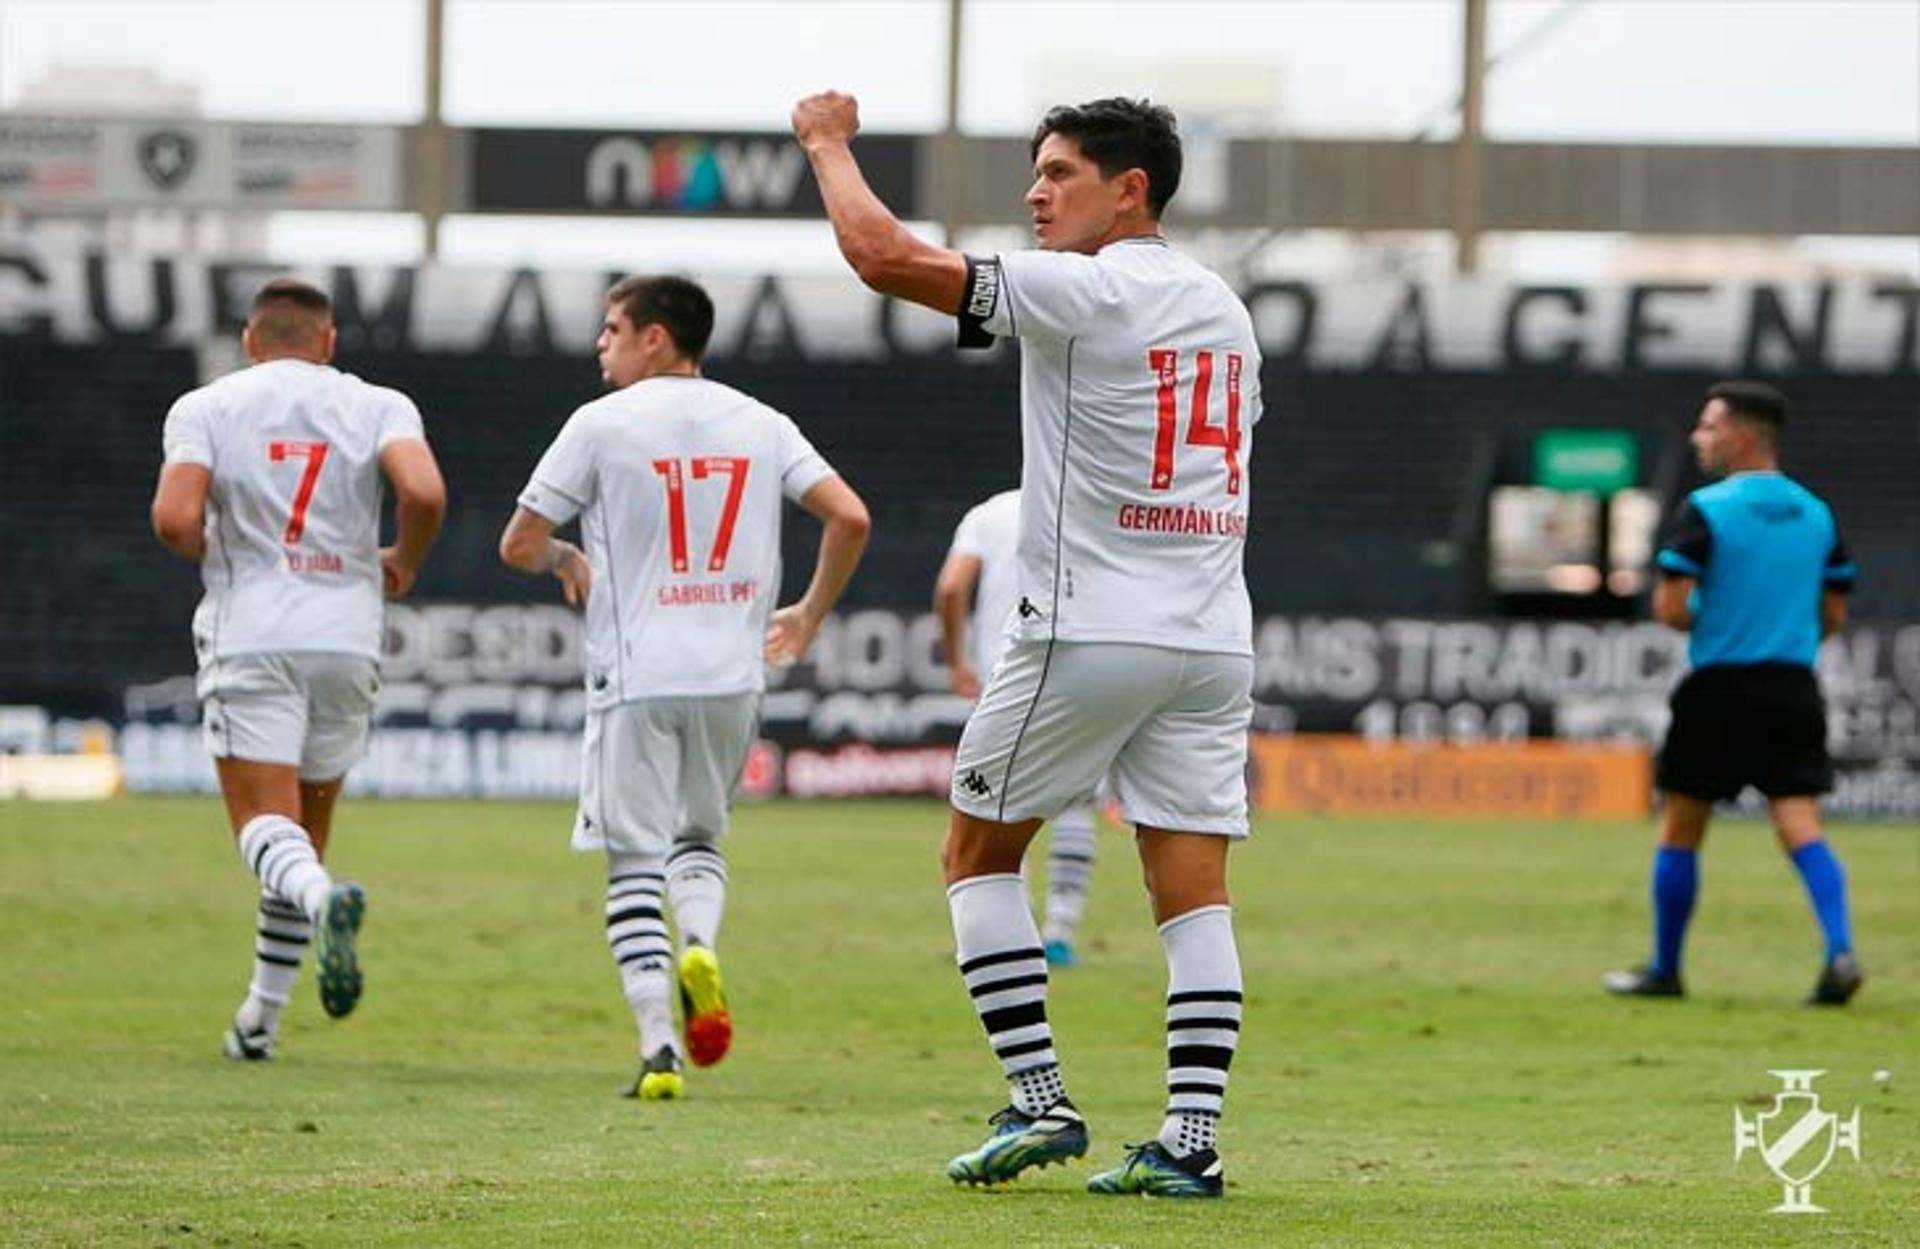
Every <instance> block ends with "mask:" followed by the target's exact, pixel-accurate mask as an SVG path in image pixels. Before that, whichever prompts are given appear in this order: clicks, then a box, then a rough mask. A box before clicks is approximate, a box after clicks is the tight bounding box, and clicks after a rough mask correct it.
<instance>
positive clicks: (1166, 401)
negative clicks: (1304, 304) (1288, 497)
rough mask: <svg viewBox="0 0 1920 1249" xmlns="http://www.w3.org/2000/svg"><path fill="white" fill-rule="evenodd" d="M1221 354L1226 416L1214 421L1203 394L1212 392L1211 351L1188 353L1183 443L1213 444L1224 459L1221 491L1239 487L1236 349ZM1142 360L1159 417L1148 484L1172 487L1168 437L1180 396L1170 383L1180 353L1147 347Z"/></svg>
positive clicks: (1175, 379)
mask: <svg viewBox="0 0 1920 1249" xmlns="http://www.w3.org/2000/svg"><path fill="white" fill-rule="evenodd" d="M1225 355H1226V357H1227V421H1226V424H1224V425H1214V424H1212V423H1210V422H1209V420H1208V416H1207V404H1208V397H1209V396H1210V395H1211V394H1212V393H1213V353H1212V352H1211V351H1201V352H1196V353H1195V354H1194V357H1193V397H1192V400H1191V401H1190V403H1189V405H1188V408H1187V445H1188V446H1189V447H1218V448H1220V455H1221V457H1222V458H1223V459H1225V460H1226V462H1227V493H1228V494H1239V493H1240V362H1241V356H1240V353H1239V352H1237V351H1229V352H1226V353H1225ZM1147 364H1148V367H1150V368H1151V369H1152V370H1153V375H1154V379H1155V381H1156V382H1157V383H1158V386H1157V387H1156V392H1157V393H1156V398H1157V399H1158V401H1159V409H1160V419H1159V422H1158V423H1157V424H1156V426H1155V428H1154V438H1153V476H1152V477H1151V478H1150V479H1149V483H1148V484H1149V485H1150V486H1151V487H1152V488H1153V489H1155V490H1171V489H1173V440H1174V434H1175V432H1176V429H1177V427H1178V425H1179V423H1180V414H1179V411H1178V409H1179V406H1180V396H1179V394H1178V393H1177V391H1176V383H1177V382H1178V381H1179V378H1180V353H1179V352H1178V351H1176V350H1174V349H1173V348H1171V347H1155V348H1153V349H1152V350H1150V351H1148V352H1147Z"/></svg>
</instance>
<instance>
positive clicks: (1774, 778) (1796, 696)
mask: <svg viewBox="0 0 1920 1249" xmlns="http://www.w3.org/2000/svg"><path fill="white" fill-rule="evenodd" d="M1752 679H1753V682H1754V685H1755V701H1756V702H1758V703H1759V704H1760V705H1761V707H1762V708H1763V713H1762V714H1763V718H1764V719H1765V721H1766V731H1765V732H1764V734H1760V735H1756V738H1755V741H1754V748H1755V750H1756V753H1757V755H1758V758H1757V760H1756V771H1757V776H1756V779H1755V784H1756V785H1758V786H1759V788H1760V791H1761V792H1762V793H1764V794H1765V795H1766V796H1767V805H1768V809H1769V811H1770V812H1771V814H1772V816H1773V829H1774V835H1775V836H1776V837H1777V838H1779V841H1780V848H1781V849H1782V850H1783V851H1785V852H1786V855H1787V858H1788V859H1789V860H1790V861H1791V862H1792V863H1793V868H1794V870H1795V871H1796V872H1798V873H1799V874H1800V881H1801V883H1802V884H1803V885H1805V886H1806V891H1807V902H1808V904H1809V905H1810V906H1811V907H1812V908H1813V914H1814V918H1815V919H1816V920H1818V921H1819V924H1820V933H1821V936H1822V937H1823V938H1824V939H1825V942H1826V950H1825V954H1824V956H1823V958H1822V959H1821V967H1820V977H1819V979H1818V980H1817V981H1816V982H1815V984H1814V986H1813V991H1812V992H1811V993H1810V994H1808V996H1807V1004H1808V1005H1810V1006H1844V1005H1846V1003H1847V1002H1848V1001H1849V1000H1850V999H1851V998H1852V997H1853V995H1854V994H1855V993H1856V992H1858V991H1859V989H1860V985H1861V982H1862V981H1863V980H1864V979H1865V977H1864V975H1863V973H1862V972H1861V970H1860V960H1859V959H1858V958H1857V957H1856V956H1855V954H1854V950H1853V923H1852V918H1851V915H1850V914H1849V908H1848V905H1847V877H1846V872H1845V871H1844V870H1843V869H1842V868H1841V866H1840V860H1839V857H1838V856H1836V855H1835V854H1834V853H1833V847H1832V846H1831V845H1830V844H1829V843H1828V842H1827V839H1826V837H1825V835H1824V834H1823V832H1822V830H1821V827H1820V799H1819V795H1821V794H1823V793H1826V792H1827V791H1828V790H1829V789H1832V788H1833V763H1832V761H1831V760H1830V759H1829V758H1828V756H1827V720H1826V707H1825V705H1824V703H1823V702H1822V699H1821V696H1820V685H1819V680H1818V678H1816V677H1815V676H1814V675H1813V673H1812V672H1811V671H1807V670H1803V669H1797V668H1795V669H1768V670H1763V671H1761V672H1759V673H1755V674H1754V675H1753V678H1752Z"/></svg>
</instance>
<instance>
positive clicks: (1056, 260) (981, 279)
mask: <svg viewBox="0 0 1920 1249" xmlns="http://www.w3.org/2000/svg"><path fill="white" fill-rule="evenodd" d="M1119 302H1120V300H1119V295H1118V292H1117V291H1116V289H1115V287H1114V285H1113V281H1112V278H1111V275H1109V274H1108V272H1107V270H1106V267H1105V266H1104V265H1102V264H1101V263H1100V261H1099V259H1098V258H1097V257H1093V256H1085V255H1082V254H1080V253H1078V252H1049V251H1030V252H1011V253H1008V254H1007V255H1004V256H993V257H986V258H981V257H974V256H969V257H967V285H966V290H965V292H964V295H963V297H962V299H961V304H960V342H961V345H962V346H968V345H970V344H969V334H970V333H972V334H974V335H992V336H994V337H998V338H1012V337H1019V338H1042V339H1053V340H1056V341H1058V340H1064V339H1068V338H1073V337H1076V336H1078V335H1080V334H1084V333H1085V332H1087V330H1089V329H1091V328H1093V327H1094V326H1095V325H1098V324H1099V323H1100V322H1101V321H1102V320H1104V319H1106V318H1109V317H1111V316H1112V315H1113V313H1114V310H1115V309H1116V308H1117V307H1118V305H1119ZM976 341H977V339H976Z"/></svg>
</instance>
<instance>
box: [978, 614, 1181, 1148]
mask: <svg viewBox="0 0 1920 1249" xmlns="http://www.w3.org/2000/svg"><path fill="white" fill-rule="evenodd" d="M1104 649H1106V648H1100V647H1088V646H1073V645H1070V644H1064V643H1055V644H1052V645H1049V644H1045V643H1021V644H1016V645H1015V646H1014V647H1013V648H1012V649H1011V650H1009V651H1008V652H1007V654H1006V656H1005V657H1004V658H1003V659H1002V660H1001V662H1000V663H999V664H998V665H997V666H996V667H995V668H994V671H993V675H992V676H991V677H990V678H989V679H988V682H987V687H986V689H985V690H983V691H982V692H981V696H980V701H979V702H978V703H977V704H976V705H975V707H974V711H973V714H972V716H970V717H969V718H968V721H967V727H966V730H965V732H964V733H963V734H962V735H961V740H960V745H959V747H958V749H957V750H956V752H955V757H954V773H953V788H952V799H951V801H952V804H953V811H952V815H951V818H950V819H949V822H948V828H947V839H946V844H945V846H944V848H943V851H942V866H943V868H944V871H945V876H946V881H947V906H948V912H949V915H950V917H951V919H952V921H953V933H954V948H955V959H956V961H957V962H958V964H959V967H960V975H961V979H962V980H963V981H964V982H965V984H966V987H967V992H968V994H969V996H970V997H971V998H972V1000H973V1005H974V1010H975V1011H976V1013H977V1014H978V1015H979V1017H980V1022H981V1025H982V1026H983V1028H984V1029H985V1031H986V1034H987V1041H988V1044H989V1045H990V1046H991V1047H992V1049H993V1051H994V1055H995V1057H996V1058H998V1060H999V1062H1000V1068H1001V1072H1002V1074H1003V1075H1004V1076H1005V1077H1006V1079H1007V1082H1008V1085H1009V1087H1010V1090H1011V1091H1010V1102H1011V1104H1010V1105H1009V1106H1008V1107H1007V1109H1005V1110H1004V1111H1002V1112H1000V1113H999V1114H998V1115H995V1116H994V1119H993V1125H994V1129H995V1130H994V1133H993V1135H992V1136H990V1137H989V1138H988V1139H987V1141H986V1142H985V1143H984V1144H982V1145H981V1146H980V1147H979V1148H977V1149H975V1150H973V1151H971V1152H969V1153H966V1154H962V1155H960V1156H959V1157H957V1158H955V1159H954V1160H953V1161H952V1162H951V1163H949V1164H948V1168H947V1174H948V1175H949V1176H950V1177H952V1178H953V1179H955V1180H956V1181H961V1182H965V1183H970V1184H980V1183H995V1182H998V1181H1000V1180H1006V1179H1011V1178H1013V1177H1014V1176H1015V1175H1017V1174H1019V1173H1020V1172H1021V1171H1022V1170H1025V1169H1026V1168H1028V1167H1032V1166H1045V1165H1047V1164H1049V1163H1052V1162H1061V1161H1065V1160H1066V1159H1067V1158H1071V1157H1079V1156H1080V1155H1081V1154H1083V1153H1085V1152H1086V1146H1087V1136H1086V1126H1085V1124H1084V1123H1083V1122H1082V1121H1081V1119H1080V1116H1079V1113H1078V1112H1077V1111H1076V1110H1074V1108H1073V1103H1072V1102H1071V1100H1069V1099H1068V1097H1067V1089H1066V1083H1065V1080H1064V1078H1063V1076H1062V1074H1061V1070H1060V1063H1059V1058H1058V1056H1057V1054H1056V1052H1055V1050H1054V1044H1053V1031H1052V1028H1051V1026H1050V1024H1049V1023H1048V1020H1047V962H1046V957H1045V955H1044V953H1043V951H1042V948H1041V941H1040V930H1039V927H1038V925H1036V924H1035V923H1034V917H1033V908H1032V906H1031V904H1030V903H1029V902H1028V899H1027V891H1026V885H1025V882H1024V881H1023V880H1022V879H1021V876H1020V866H1021V863H1022V862H1023V860H1024V858H1025V855H1026V849H1027V846H1028V844H1029V843H1030V842H1031V841H1032V839H1033V835H1034V832H1035V830H1036V829H1038V827H1039V825H1040V820H1041V819H1042V818H1044V817H1045V816H1048V815H1052V814H1055V813H1057V812H1058V811H1060V810H1061V809H1063V808H1064V807H1066V806H1067V805H1068V804H1070V803H1071V802H1073V801H1075V800H1076V799H1080V798H1083V797H1084V796H1085V795H1087V794H1089V793H1091V792H1092V791H1093V788H1094V786H1095V785H1096V784H1097V783H1098V781H1099V780H1100V778H1101V777H1102V776H1104V775H1105V774H1106V770H1107V766H1108V764H1109V763H1110V762H1111V761H1112V758H1113V755H1114V753H1115V752H1116V751H1117V750H1118V747H1119V745H1120V743H1123V742H1124V741H1125V740H1126V736H1127V734H1129V733H1130V732H1131V731H1132V729H1133V727H1134V725H1135V724H1137V723H1138V721H1139V718H1140V715H1141V712H1140V711H1139V706H1140V704H1141V703H1142V702H1143V701H1145V700H1146V699H1150V698H1152V697H1157V696H1158V693H1159V691H1158V690H1157V689H1150V690H1148V691H1147V693H1146V694H1145V695H1144V696H1143V694H1142V692H1141V685H1142V682H1143V680H1145V681H1146V682H1147V683H1149V684H1152V683H1153V682H1154V679H1155V678H1154V674H1152V673H1151V671H1143V670H1142V669H1141V668H1140V667H1139V666H1138V665H1131V666H1130V665H1128V664H1127V663H1126V662H1125V659H1124V658H1122V659H1121V660H1120V661H1118V662H1114V661H1112V660H1111V659H1110V658H1109V657H1107V656H1103V654H1102V651H1103V650H1104ZM1117 649H1122V650H1130V649H1135V648H1117Z"/></svg>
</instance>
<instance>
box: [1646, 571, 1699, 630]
mask: <svg viewBox="0 0 1920 1249" xmlns="http://www.w3.org/2000/svg"><path fill="white" fill-rule="evenodd" d="M1696 584H1698V583H1697V582H1695V581H1694V579H1693V578H1692V577H1681V576H1677V575H1675V574H1673V573H1663V574H1661V576H1660V579H1659V580H1658V581H1656V582H1654V585H1653V618H1654V619H1655V620H1658V621H1659V622H1660V623H1661V624H1663V625H1666V626H1667V627H1668V628H1672V629H1678V630H1680V631H1681V632H1682V633H1685V632H1686V631H1687V630H1689V629H1691V628H1693V606H1692V603H1693V588H1694V586H1695V585H1696Z"/></svg>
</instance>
